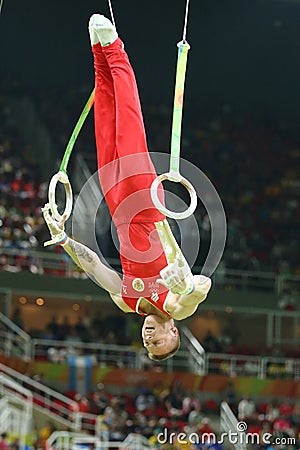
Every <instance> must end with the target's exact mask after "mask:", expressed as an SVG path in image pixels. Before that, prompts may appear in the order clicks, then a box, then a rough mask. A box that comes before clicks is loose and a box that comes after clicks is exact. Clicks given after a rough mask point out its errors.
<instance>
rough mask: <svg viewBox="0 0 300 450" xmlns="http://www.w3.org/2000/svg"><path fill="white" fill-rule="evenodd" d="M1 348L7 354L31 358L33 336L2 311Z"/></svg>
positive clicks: (25, 358) (0, 317)
mask: <svg viewBox="0 0 300 450" xmlns="http://www.w3.org/2000/svg"><path fill="white" fill-rule="evenodd" d="M0 324H1V328H2V329H1V330H0V348H1V349H2V352H3V354H4V355H5V356H15V357H18V358H21V359H23V360H25V361H29V360H30V358H31V337H30V335H29V334H27V333H25V331H23V330H22V329H21V328H20V327H18V326H17V325H16V324H15V323H14V322H12V321H11V320H10V319H9V318H8V317H7V316H5V315H4V314H2V313H1V312H0Z"/></svg>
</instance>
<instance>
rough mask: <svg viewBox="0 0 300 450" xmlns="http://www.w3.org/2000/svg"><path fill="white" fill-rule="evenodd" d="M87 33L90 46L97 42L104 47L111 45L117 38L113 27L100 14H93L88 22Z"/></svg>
mask: <svg viewBox="0 0 300 450" xmlns="http://www.w3.org/2000/svg"><path fill="white" fill-rule="evenodd" d="M89 33H90V41H91V45H92V46H93V45H95V44H97V43H98V42H100V44H101V45H102V47H105V46H106V45H109V44H112V43H113V42H114V41H115V40H116V39H117V37H118V33H117V30H116V28H115V27H114V25H113V24H112V23H111V21H110V20H109V19H107V18H106V17H104V16H102V15H101V14H93V15H92V16H91V18H90V21H89Z"/></svg>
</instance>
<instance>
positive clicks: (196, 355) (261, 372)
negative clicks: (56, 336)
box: [32, 338, 300, 381]
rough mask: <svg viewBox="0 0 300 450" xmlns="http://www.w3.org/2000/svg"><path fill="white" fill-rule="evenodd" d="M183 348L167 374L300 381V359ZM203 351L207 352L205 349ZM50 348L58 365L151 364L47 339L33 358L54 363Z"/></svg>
mask: <svg viewBox="0 0 300 450" xmlns="http://www.w3.org/2000/svg"><path fill="white" fill-rule="evenodd" d="M194 339H195V338H194ZM196 341H197V340H196ZM183 344H184V346H185V348H186V349H185V350H179V351H178V353H177V354H176V356H175V357H174V358H170V359H168V360H167V361H165V362H161V363H160V364H161V365H162V366H163V367H164V368H165V370H166V371H170V372H172V371H181V372H186V371H188V372H191V373H195V374H198V375H207V374H212V375H213V374H222V375H227V376H252V377H256V378H261V379H263V378H281V379H288V380H297V381H298V380H300V359H297V358H286V357H282V358H281V357H273V356H250V355H234V354H228V353H203V352H202V350H201V351H199V349H198V346H193V345H192V344H191V343H188V342H185V340H183ZM199 345H200V344H199ZM200 347H201V348H202V349H203V347H202V346H200ZM49 348H50V349H57V351H58V355H59V352H60V351H61V355H62V358H63V359H62V360H59V359H57V360H54V362H56V363H59V362H65V361H66V360H67V357H68V355H78V356H80V355H85V356H87V355H92V356H93V357H94V360H95V364H96V365H99V366H112V367H119V368H123V367H124V368H131V369H139V370H140V369H145V368H148V367H149V364H150V363H151V362H150V361H149V360H148V358H147V356H146V354H145V351H144V350H143V349H137V348H135V347H130V346H124V347H122V346H121V345H106V344H85V343H82V342H80V343H78V344H75V345H74V344H70V343H68V342H65V341H49V340H43V339H34V345H33V353H32V358H33V359H48V360H49V359H50V360H51V356H50V358H49V357H48V356H47V355H48V354H49ZM51 353H52V352H50V354H51ZM52 354H53V353H52ZM58 358H59V356H58ZM120 363H121V364H120Z"/></svg>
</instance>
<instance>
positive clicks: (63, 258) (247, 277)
mask: <svg viewBox="0 0 300 450" xmlns="http://www.w3.org/2000/svg"><path fill="white" fill-rule="evenodd" d="M1 254H2V260H5V263H4V264H3V263H2V265H1V267H0V270H2V271H3V270H4V271H5V270H6V271H10V270H16V269H17V270H25V271H26V270H27V271H30V272H32V273H35V274H37V275H44V274H48V275H51V274H53V275H61V276H63V277H67V278H74V277H78V276H79V275H80V274H82V276H83V277H84V276H85V274H84V272H83V271H82V270H81V269H79V268H78V267H77V266H76V265H75V264H74V263H73V261H72V260H71V259H70V258H69V257H68V256H67V255H65V254H61V255H58V254H56V253H51V252H50V251H49V252H46V251H34V250H30V251H29V250H25V249H24V250H22V249H1ZM108 263H109V264H110V265H111V266H113V267H115V268H116V269H118V270H120V261H119V260H118V259H109V258H108ZM200 269H201V268H200V267H194V268H193V270H194V272H195V273H198V272H199V273H200ZM213 281H214V286H215V287H216V288H218V287H220V288H223V287H224V286H225V287H228V288H230V289H239V290H260V291H263V292H269V293H275V294H280V293H282V292H284V290H285V289H286V288H288V289H292V290H293V291H294V292H295V293H298V294H299V293H300V276H297V275H287V274H277V273H272V272H262V271H243V270H236V269H229V268H228V269H227V268H226V270H225V272H224V273H223V272H222V277H219V274H218V271H216V272H215V274H214V275H213Z"/></svg>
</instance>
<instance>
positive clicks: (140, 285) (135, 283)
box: [132, 278, 145, 292]
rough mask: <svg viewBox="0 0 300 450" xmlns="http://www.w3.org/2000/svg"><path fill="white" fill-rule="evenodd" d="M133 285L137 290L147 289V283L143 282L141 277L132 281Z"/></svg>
mask: <svg viewBox="0 0 300 450" xmlns="http://www.w3.org/2000/svg"><path fill="white" fill-rule="evenodd" d="M132 287H133V289H134V290H135V291H137V292H143V290H144V289H145V283H144V282H143V280H141V278H135V279H134V280H133V281H132Z"/></svg>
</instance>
